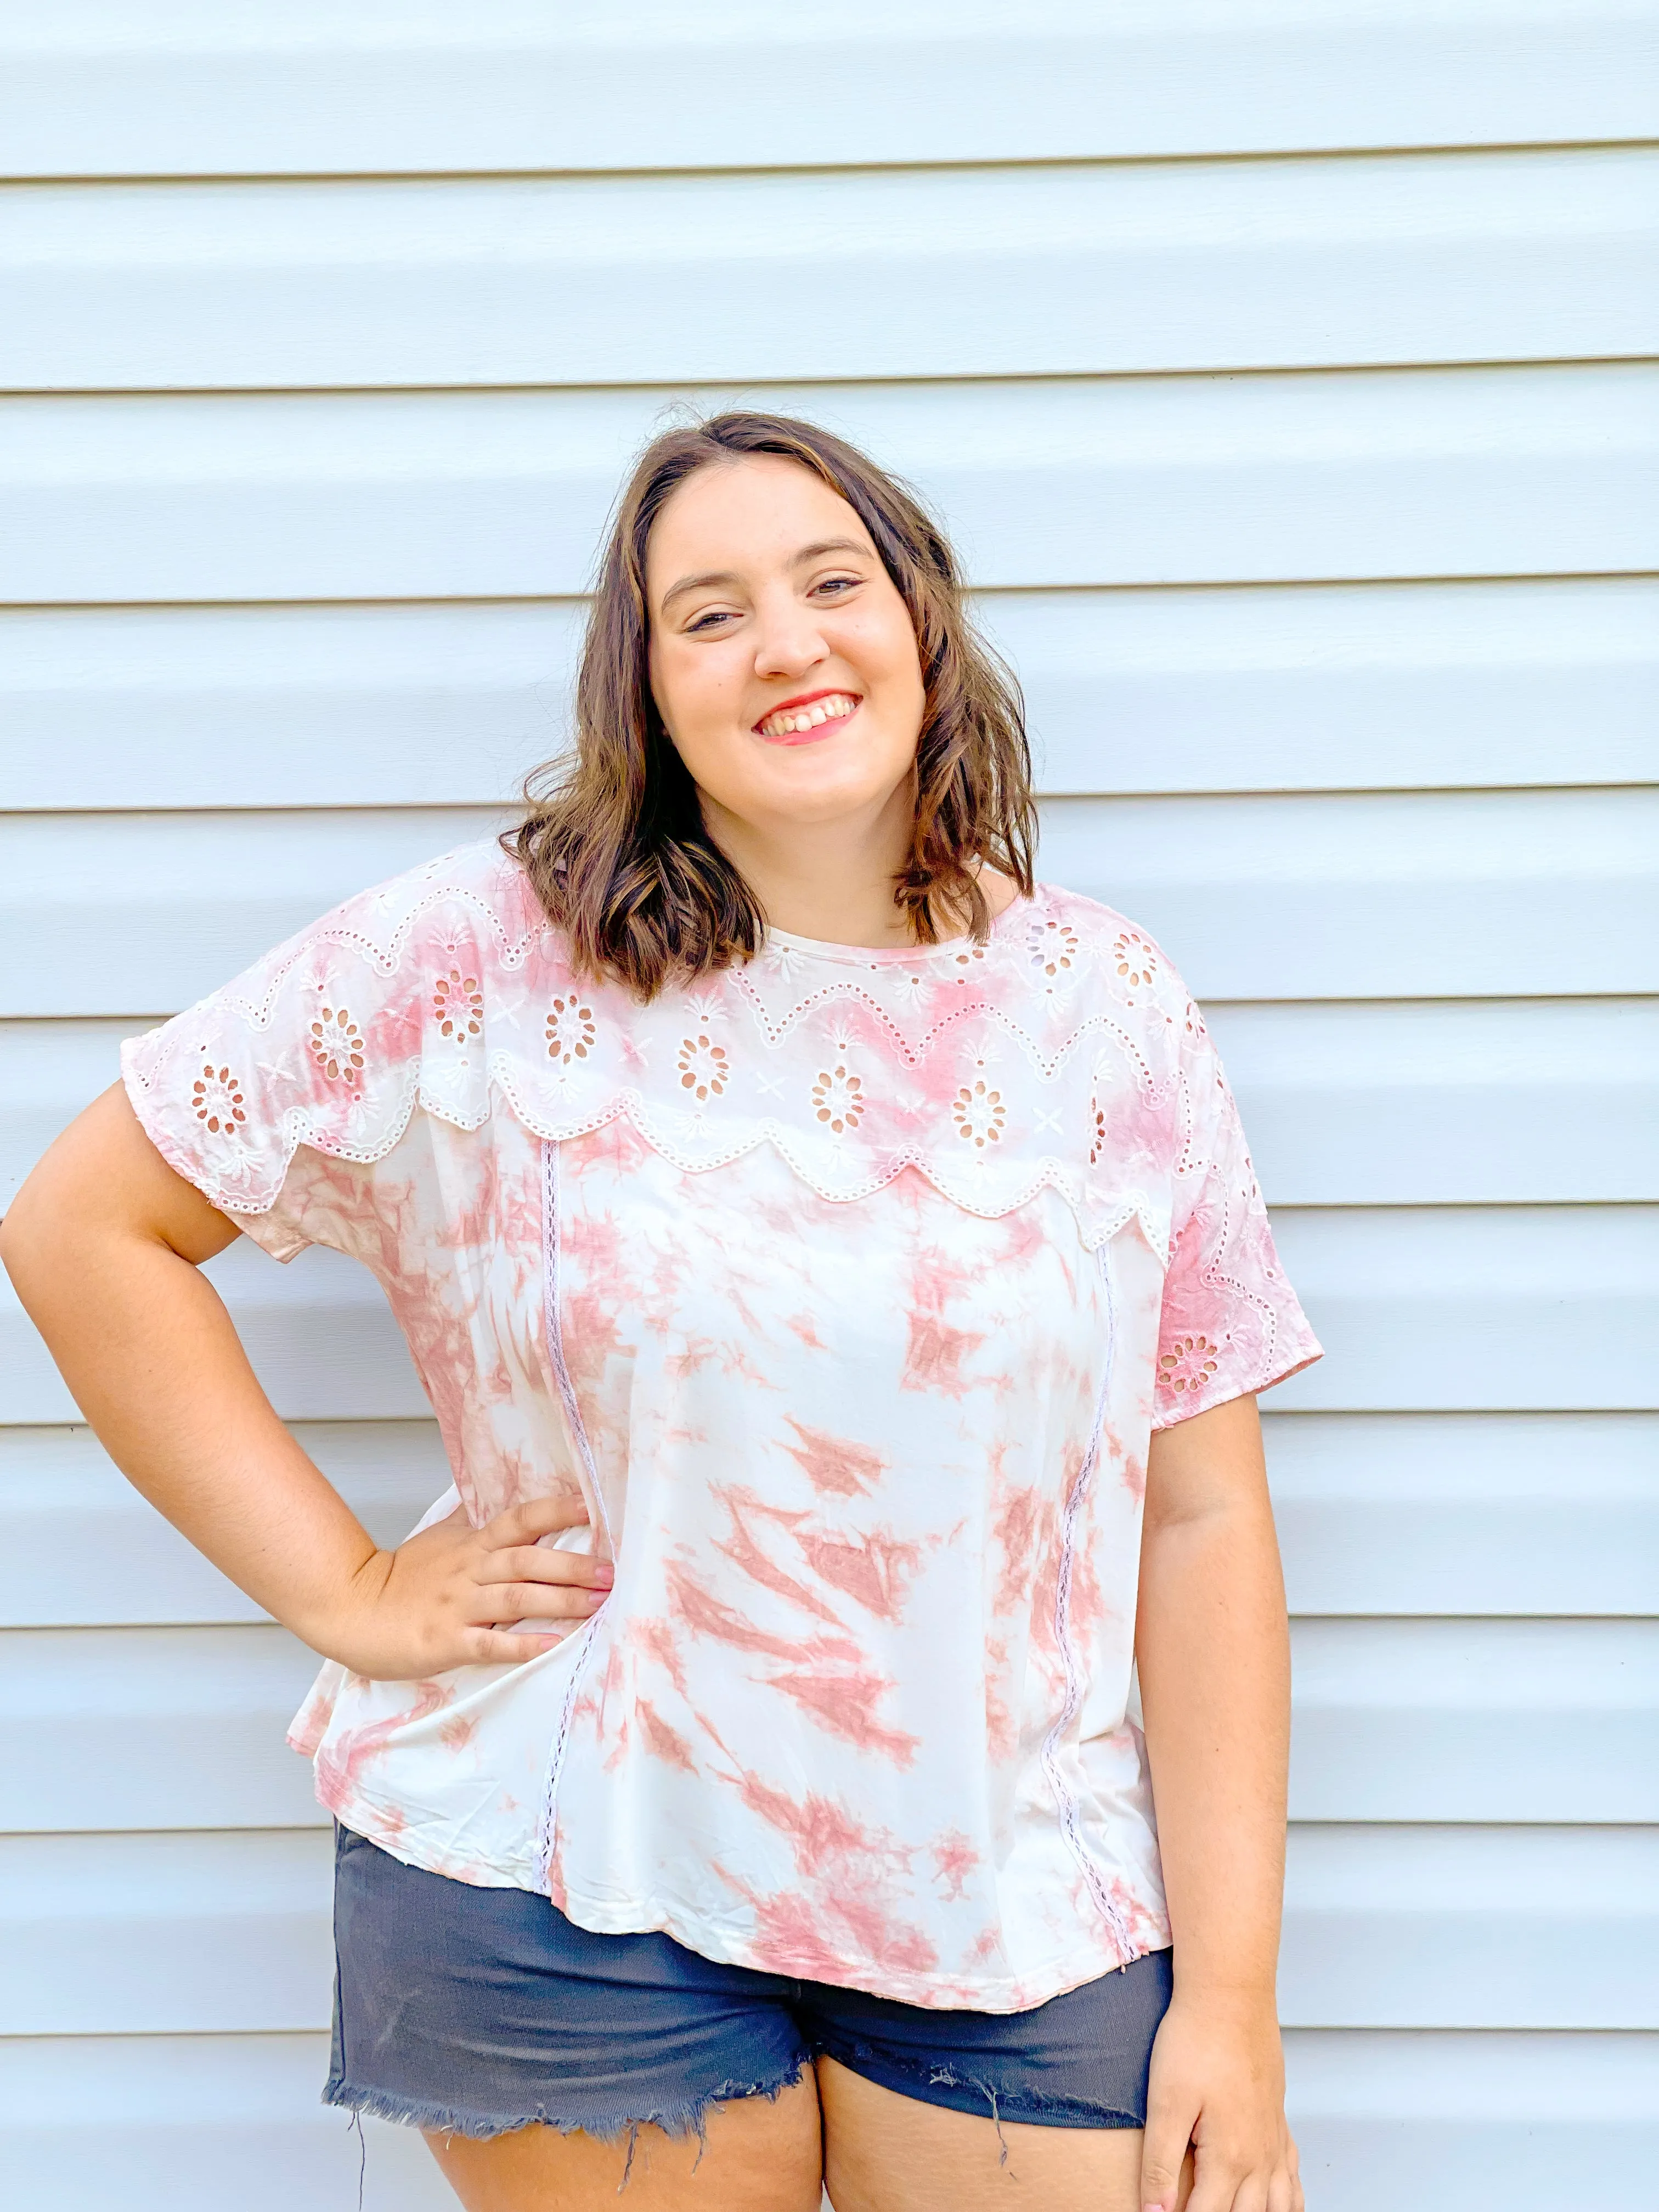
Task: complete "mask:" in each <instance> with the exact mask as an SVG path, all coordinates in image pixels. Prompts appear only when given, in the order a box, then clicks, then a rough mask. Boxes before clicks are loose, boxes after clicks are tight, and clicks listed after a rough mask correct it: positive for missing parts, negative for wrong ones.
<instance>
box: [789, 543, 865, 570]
mask: <svg viewBox="0 0 1659 2212" xmlns="http://www.w3.org/2000/svg"><path fill="white" fill-rule="evenodd" d="M826 553H860V554H862V555H863V556H864V558H865V559H866V561H867V560H871V559H872V558H873V557H874V556H873V555H872V551H871V549H870V547H869V546H867V545H865V544H860V541H859V540H858V539H857V538H820V539H819V540H818V542H817V544H816V545H803V546H802V547H801V549H800V551H799V553H797V554H796V555H795V556H793V559H792V560H791V562H790V563H789V565H790V567H791V568H805V565H806V563H807V562H809V561H821V560H822V559H823V556H824V555H825V554H826Z"/></svg>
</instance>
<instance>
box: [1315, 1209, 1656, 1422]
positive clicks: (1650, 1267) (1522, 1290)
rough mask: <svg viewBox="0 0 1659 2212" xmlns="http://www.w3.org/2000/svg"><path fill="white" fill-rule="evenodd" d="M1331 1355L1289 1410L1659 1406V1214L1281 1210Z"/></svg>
mask: <svg viewBox="0 0 1659 2212" xmlns="http://www.w3.org/2000/svg"><path fill="white" fill-rule="evenodd" d="M1274 1229H1275V1234H1276V1237H1277V1239H1278V1245H1279V1253H1280V1255H1281V1256H1282V1258H1283V1260H1284V1263H1285V1267H1286V1269H1287V1270H1288V1272H1289V1274H1290V1278H1291V1281H1292V1282H1293V1283H1294V1284H1295V1285H1296V1287H1297V1293H1298V1295H1299V1296H1300V1297H1301V1299H1302V1302H1303V1304H1304V1306H1305V1307H1306V1309H1307V1310H1308V1312H1309V1314H1310V1316H1311V1318H1312V1321H1313V1325H1314V1328H1315V1332H1316V1334H1317V1335H1318V1337H1319V1339H1320V1341H1321V1342H1322V1345H1323V1346H1324V1347H1325V1352H1326V1357H1325V1358H1323V1359H1322V1360H1321V1361H1319V1362H1318V1364H1316V1365H1315V1366H1313V1367H1311V1368H1309V1369H1307V1370H1304V1372H1303V1373H1302V1374H1300V1375H1298V1376H1295V1377H1293V1378H1292V1380H1291V1381H1290V1382H1289V1383H1285V1384H1284V1385H1283V1386H1282V1387H1281V1388H1280V1389H1279V1395H1277V1397H1276V1398H1275V1399H1273V1401H1271V1402H1272V1403H1273V1405H1274V1406H1275V1407H1276V1409H1277V1410H1279V1411H1281V1412H1291V1411H1296V1412H1304V1411H1305V1412H1317V1413H1326V1412H1348V1411H1359V1410H1362V1409H1363V1410H1366V1411H1373V1410H1375V1411H1379V1412H1389V1411H1394V1412H1402V1413H1403V1412H1414V1411H1415V1412H1425V1413H1426V1412H1433V1411H1440V1410H1444V1411H1447V1412H1455V1411H1464V1410H1467V1411H1469V1412H1486V1411H1491V1412H1493V1413H1502V1412H1504V1411H1506V1410H1511V1409H1513V1410H1516V1411H1522V1410H1526V1411H1532V1410H1536V1411H1539V1412H1549V1411H1557V1410H1559V1411H1564V1412H1565V1411H1573V1410H1577V1409H1580V1408H1588V1409H1596V1408H1599V1409H1601V1410H1604V1411H1607V1412H1621V1411H1626V1410H1628V1411H1632V1412H1644V1411H1650V1410H1652V1409H1653V1408H1655V1407H1659V1206H1493V1207H1488V1208H1480V1207H1465V1206H1432V1207H1431V1206H1425V1207H1414V1206H1396V1207H1379V1208H1376V1209H1375V1210H1366V1209H1352V1210H1350V1209H1345V1208H1333V1209H1329V1210H1324V1209H1319V1208H1312V1207H1310V1208H1307V1209H1305V1210H1292V1209H1286V1208H1281V1209H1280V1210H1279V1212H1277V1213H1276V1214H1275V1216H1274Z"/></svg>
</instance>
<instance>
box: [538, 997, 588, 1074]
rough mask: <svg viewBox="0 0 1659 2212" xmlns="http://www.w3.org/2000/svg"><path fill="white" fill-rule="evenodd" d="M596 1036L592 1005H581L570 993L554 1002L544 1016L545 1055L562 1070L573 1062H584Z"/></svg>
mask: <svg viewBox="0 0 1659 2212" xmlns="http://www.w3.org/2000/svg"><path fill="white" fill-rule="evenodd" d="M546 1035H547V1056H548V1058H549V1059H550V1060H556V1061H557V1062H558V1064H559V1066H561V1067H568V1066H569V1065H570V1063H571V1061H572V1060H586V1057H587V1055H588V1054H589V1053H590V1052H591V1051H592V1048H593V1040H594V1039H595V1037H597V1036H598V1035H599V1024H598V1023H597V1022H596V1021H595V1020H594V1018H593V1009H592V1006H584V1005H582V1003H581V1001H580V1000H579V999H578V998H577V997H576V996H575V995H574V993H573V994H571V995H570V996H569V997H568V998H558V999H555V1000H554V1001H553V1004H552V1006H551V1007H550V1009H549V1012H548V1016H547V1027H546Z"/></svg>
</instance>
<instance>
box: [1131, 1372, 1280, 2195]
mask: <svg viewBox="0 0 1659 2212" xmlns="http://www.w3.org/2000/svg"><path fill="white" fill-rule="evenodd" d="M1135 1656H1136V1662H1137V1667H1138V1670H1139V1679H1140V1697H1141V1707H1142V1711H1143V1714H1144V1717H1145V1721H1146V1749H1147V1755H1148V1758H1149V1759H1150V1762H1151V1765H1152V1795H1153V1799H1154V1802H1155V1806H1156V1810H1157V1815H1158V1849H1159V1854H1160V1857H1161V1858H1162V1861H1163V1866H1164V1887H1165V1891H1166V1893H1167V1896H1168V1899H1169V1907H1170V1924H1171V1927H1172V1929H1173V1931H1174V1936H1175V1996H1174V1998H1173V2001H1172V2002H1171V2004H1170V2010H1169V2012H1168V2013H1167V2015H1165V2017H1164V2022H1163V2025H1162V2026H1161V2027H1160V2029H1159V2031H1158V2040H1157V2042H1156V2044H1155V2045H1154V2046H1153V2052H1152V2084H1151V2091H1150V2101H1149V2104H1148V2108H1147V2122H1146V2137H1145V2142H1144V2144H1143V2147H1142V2189H1141V2199H1142V2202H1143V2203H1144V2204H1146V2205H1147V2206H1148V2207H1151V2206H1154V2205H1156V2206H1158V2207H1159V2208H1161V2212H1173V2208H1174V2207H1175V2205H1176V2202H1177V2197H1176V2185H1177V2176H1178V2174H1179V2172H1180V2168H1181V2164H1182V2158H1183V2156H1184V2154H1185V2153H1186V2148H1187V2144H1188V2138H1189V2137H1190V2138H1191V2141H1192V2142H1193V2145H1194V2166H1195V2180H1194V2191H1193V2194H1192V2196H1191V2197H1190V2199H1189V2200H1188V2212H1232V2207H1233V2205H1234V2203H1235V2200H1237V2202H1238V2203H1240V2204H1241V2205H1249V2207H1250V2208H1252V2212H1255V2208H1257V2207H1262V2208H1266V2212H1302V2202H1303V2199H1302V2191H1301V2187H1300V2185H1299V2183H1298V2181H1297V2155H1296V2147H1295V2144H1294V2143H1293V2142H1292V2141H1291V2136H1290V2134H1289V2130H1287V2128H1286V2127H1285V2073H1284V2058H1283V2054H1282V2050H1281V2046H1280V2041H1279V2015H1278V2005H1277V2002H1276V1996H1275V1980H1276V1974H1277V1967H1278V1960H1279V1919H1280V1913H1281V1909H1282V1903H1283V1896H1284V1877H1285V1778H1286V1772H1287V1768H1288V1765H1289V1755H1290V1674H1291V1669H1290V1633H1289V1628H1288V1626H1287V1623H1286V1620H1285V1584H1284V1577H1283V1575H1282V1573H1281V1571H1280V1568H1279V1546H1278V1542H1277V1540H1276V1538H1275V1535H1274V1531H1273V1508H1272V1504H1271V1502H1270V1500H1269V1498H1268V1494H1267V1469H1266V1468H1265V1466H1264V1464H1263V1462H1262V1456H1261V1424H1260V1422H1259V1421H1258V1419H1257V1418H1256V1409H1255V1399H1254V1398H1253V1397H1244V1398H1236V1399H1233V1400H1231V1401H1230V1402H1229V1403H1227V1404H1225V1405H1222V1406H1216V1407H1212V1409H1211V1410H1210V1411H1209V1412H1208V1413H1198V1414H1194V1416H1193V1417H1192V1418H1191V1419H1188V1420H1184V1421H1178V1422H1176V1423H1175V1424H1174V1425H1172V1426H1170V1427H1169V1428H1166V1429H1160V1430H1158V1431H1157V1432H1156V1433H1155V1434H1154V1435H1153V1437H1152V1448H1151V1450H1150V1451H1149V1453H1148V1455H1147V1467H1146V1523H1145V1529H1144V1533H1143V1536H1142V1541H1141V1564H1140V1595H1139V1611H1138V1615H1137V1626H1136V1635H1135Z"/></svg>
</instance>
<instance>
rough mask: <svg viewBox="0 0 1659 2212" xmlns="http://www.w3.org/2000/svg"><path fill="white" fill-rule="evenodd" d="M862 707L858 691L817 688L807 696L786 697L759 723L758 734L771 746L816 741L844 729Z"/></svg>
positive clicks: (805, 743)
mask: <svg viewBox="0 0 1659 2212" xmlns="http://www.w3.org/2000/svg"><path fill="white" fill-rule="evenodd" d="M859 706H860V700H859V695H858V693H857V692H856V691H814V692H812V693H811V694H810V695H809V696H807V697H806V698H804V699H786V700H785V701H784V702H783V704H782V706H781V707H775V708H773V709H772V711H771V713H770V714H768V715H767V716H766V717H765V719H764V720H762V721H758V722H757V723H756V725H755V735H756V736H757V738H764V739H765V741H766V743H767V744H769V745H810V744H816V742H817V739H818V738H828V737H832V736H833V735H834V734H835V732H836V731H837V730H844V729H845V728H846V726H847V725H848V722H850V721H851V720H852V719H853V717H854V714H857V712H858V710H859Z"/></svg>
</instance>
